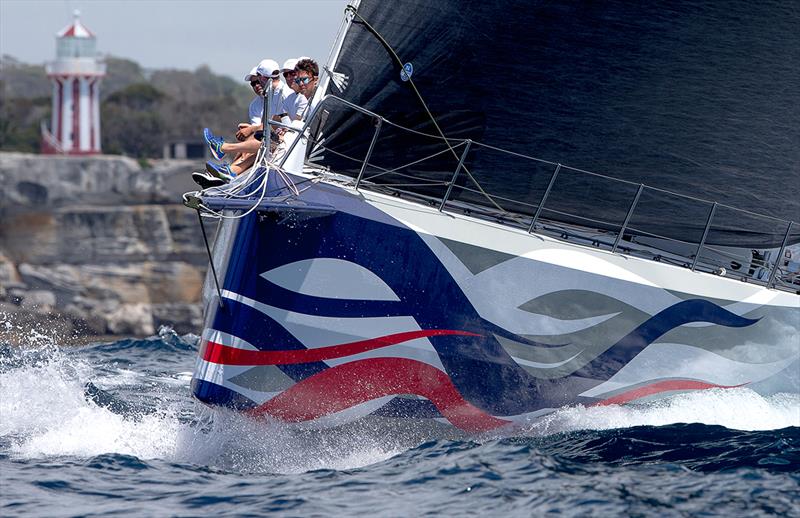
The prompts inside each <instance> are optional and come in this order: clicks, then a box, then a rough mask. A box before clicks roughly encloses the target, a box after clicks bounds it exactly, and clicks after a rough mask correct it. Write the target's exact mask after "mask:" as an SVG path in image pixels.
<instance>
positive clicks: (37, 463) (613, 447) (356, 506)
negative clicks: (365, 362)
mask: <svg viewBox="0 0 800 518" xmlns="http://www.w3.org/2000/svg"><path fill="white" fill-rule="evenodd" d="M196 343H197V337H196V336H192V335H187V336H178V335H176V334H175V333H174V332H172V331H171V330H170V329H167V328H162V330H161V331H160V332H159V335H158V336H153V337H150V338H147V339H141V340H134V339H126V340H118V341H113V342H108V343H96V344H91V345H86V346H82V347H59V345H58V340H57V339H56V340H54V339H52V338H48V337H46V336H44V335H41V334H36V333H33V334H32V335H31V339H30V343H29V344H28V345H27V346H25V347H12V346H8V345H0V515H2V516H100V515H102V516H113V515H121V514H126V515H135V516H200V515H212V516H239V515H266V514H279V515H286V516H330V515H356V514H359V515H370V516H417V515H440V514H446V515H486V514H488V513H490V512H491V513H498V512H502V513H505V514H508V515H514V516H529V515H539V514H544V513H549V512H554V513H561V514H564V515H568V516H573V515H576V516H587V515H595V516H598V515H606V516H608V515H622V514H625V515H658V516H686V515H728V516H759V515H772V514H776V515H781V516H800V491H799V490H798V487H800V396H798V395H796V394H795V395H790V394H785V395H776V396H772V397H767V398H765V397H762V396H760V395H758V394H756V393H754V392H752V391H750V390H748V389H744V388H742V389H733V390H725V391H706V392H702V393H694V394H683V395H678V396H675V397H673V398H672V399H670V400H666V401H662V402H658V403H652V404H648V405H645V406H640V407H613V406H612V407H603V408H583V407H574V408H567V409H563V410H561V411H558V412H556V413H555V414H552V415H550V416H548V417H547V418H545V419H543V420H542V421H540V422H537V423H535V424H532V425H531V426H530V427H529V428H528V429H527V430H525V431H524V432H522V433H519V434H518V435H517V436H514V437H481V438H473V439H467V438H462V439H450V440H442V439H439V440H436V439H431V438H429V437H425V434H424V433H401V432H400V431H399V430H395V431H392V430H391V429H381V430H377V429H373V428H370V427H368V426H351V427H349V428H347V429H341V430H337V431H302V430H297V429H290V428H286V427H285V426H281V425H279V424H275V423H263V422H254V421H251V420H249V419H247V418H243V417H241V416H237V415H234V414H231V413H227V412H224V411H220V410H212V409H209V408H206V407H204V406H203V405H201V404H199V403H197V402H195V401H194V400H193V399H192V398H191V396H190V391H189V382H190V379H191V370H192V368H193V364H194V358H195V347H196Z"/></svg>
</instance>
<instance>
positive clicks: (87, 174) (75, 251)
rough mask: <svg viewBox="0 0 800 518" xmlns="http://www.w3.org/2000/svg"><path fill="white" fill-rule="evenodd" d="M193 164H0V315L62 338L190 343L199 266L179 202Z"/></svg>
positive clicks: (194, 224) (197, 236)
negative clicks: (166, 333)
mask: <svg viewBox="0 0 800 518" xmlns="http://www.w3.org/2000/svg"><path fill="white" fill-rule="evenodd" d="M198 165H199V164H195V163H193V162H190V161H161V160H157V161H154V162H153V167H152V168H151V169H147V170H143V169H142V168H141V167H140V166H139V164H138V163H137V162H135V161H133V160H131V159H129V158H125V157H118V156H91V157H69V156H42V155H28V154H23V153H0V185H2V189H0V309H2V308H11V309H8V311H12V310H13V311H14V312H15V314H17V315H18V318H19V319H21V320H25V321H26V322H30V323H37V325H42V326H46V325H48V322H50V323H52V322H54V320H53V319H60V320H59V321H63V322H64V323H63V324H59V325H60V326H61V327H60V329H67V328H69V329H70V330H71V331H70V332H72V333H81V334H90V335H106V334H108V333H111V334H118V335H119V334H121V335H135V336H148V335H152V334H153V333H154V330H155V329H156V328H157V326H160V325H169V326H172V327H173V328H175V329H178V330H180V331H181V332H192V333H198V332H200V330H201V327H202V322H201V319H202V311H201V306H200V298H201V290H202V284H203V280H204V277H205V270H206V267H207V264H208V258H207V256H206V250H205V246H204V244H203V239H202V234H201V232H200V226H199V223H198V221H197V214H196V212H194V211H192V210H190V209H187V208H186V207H184V206H183V205H181V204H180V201H179V200H180V196H181V194H182V193H183V192H186V191H190V190H195V189H196V186H195V185H194V184H193V183H192V182H191V178H190V176H189V171H190V170H191V167H192V166H198ZM215 227H216V225H208V226H207V227H206V230H207V232H208V233H209V239H213V233H214V230H215Z"/></svg>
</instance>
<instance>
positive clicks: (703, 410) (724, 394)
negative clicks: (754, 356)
mask: <svg viewBox="0 0 800 518" xmlns="http://www.w3.org/2000/svg"><path fill="white" fill-rule="evenodd" d="M675 423H700V424H705V425H719V426H724V427H726V428H730V429H734V430H749V431H753V430H777V429H781V428H786V427H789V426H800V394H775V395H773V396H766V397H765V396H762V395H760V394H758V393H756V392H754V391H753V390H751V389H749V388H735V389H710V390H703V391H697V392H688V393H685V394H678V395H675V396H672V397H670V398H667V399H661V400H655V401H651V402H649V403H644V404H639V405H630V406H617V405H610V406H597V407H584V406H575V407H569V408H564V409H560V410H557V411H556V412H554V413H552V414H549V415H547V416H545V417H543V418H541V419H539V420H537V421H535V422H533V423H531V424H530V425H529V427H528V428H527V429H528V431H529V432H531V433H534V434H541V435H549V434H554V433H561V432H567V431H576V430H608V429H612V428H629V427H633V426H664V425H669V424H675Z"/></svg>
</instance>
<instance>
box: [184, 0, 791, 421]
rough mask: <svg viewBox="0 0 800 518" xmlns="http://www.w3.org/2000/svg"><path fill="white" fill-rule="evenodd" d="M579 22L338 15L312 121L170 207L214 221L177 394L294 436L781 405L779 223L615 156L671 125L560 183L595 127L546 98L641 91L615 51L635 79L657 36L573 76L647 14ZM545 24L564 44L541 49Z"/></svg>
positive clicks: (376, 6) (784, 357) (450, 5)
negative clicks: (189, 357) (501, 84)
mask: <svg viewBox="0 0 800 518" xmlns="http://www.w3.org/2000/svg"><path fill="white" fill-rule="evenodd" d="M577 9H578V8H577V7H569V6H553V5H550V4H548V5H542V6H539V5H535V4H534V5H528V4H527V3H526V4H525V5H522V4H520V5H516V4H508V3H498V2H490V1H480V2H461V1H455V0H454V1H438V2H422V1H419V0H402V1H398V2H395V3H393V4H392V6H391V7H387V6H386V4H382V3H381V2H378V1H372V0H370V1H367V0H363V1H361V2H359V3H357V4H354V5H351V6H349V7H348V9H347V11H346V13H345V18H344V21H343V25H342V30H341V32H340V36H339V37H338V38H337V41H336V42H335V44H334V46H333V50H332V53H331V57H330V59H329V61H328V63H327V66H326V67H325V68H324V72H323V73H322V77H321V81H320V86H319V88H318V89H317V92H316V94H315V99H314V102H313V103H312V105H313V106H314V109H313V112H312V113H310V114H309V116H308V117H307V119H306V120H305V122H304V124H302V127H297V126H295V127H289V128H287V130H288V133H287V139H286V141H285V142H284V147H285V149H283V150H282V151H281V153H280V154H281V156H280V157H278V156H277V155H276V156H271V155H270V153H269V150H268V149H263V150H262V153H260V156H259V161H258V164H257V166H256V167H254V169H253V170H251V171H250V172H249V173H248V174H245V175H241V177H240V178H238V179H237V180H236V181H235V182H232V183H231V184H228V185H227V186H225V187H219V188H216V187H215V188H210V189H206V190H204V191H201V192H197V193H192V194H189V195H187V196H186V204H187V205H188V206H190V207H191V208H193V209H195V210H197V211H198V214H200V216H201V222H203V221H210V220H214V221H216V222H217V228H216V234H215V239H214V245H213V249H210V252H209V256H210V268H209V273H208V277H207V280H206V285H205V288H204V309H205V323H204V328H203V330H202V336H201V342H200V348H199V353H198V360H197V366H196V369H195V372H194V377H193V379H192V384H191V386H192V392H193V394H194V396H195V397H196V398H197V399H198V400H200V401H202V402H204V403H206V404H208V405H212V406H221V407H226V408H231V409H234V410H236V411H239V412H243V413H245V414H247V415H250V416H252V417H254V418H258V419H268V420H274V421H279V422H282V423H291V424H292V425H294V426H300V427H337V426H342V425H345V424H348V423H352V422H355V421H359V420H384V421H385V420H389V422H392V423H393V426H397V427H403V426H408V427H412V426H416V425H417V424H418V423H421V422H422V423H431V424H435V425H436V426H439V427H444V428H452V429H454V430H456V431H459V432H465V433H486V432H493V431H496V430H504V429H508V428H513V427H517V426H524V425H525V424H527V423H530V422H532V421H534V420H536V419H538V418H540V417H541V416H543V415H546V414H548V413H550V412H553V411H554V410H555V409H558V408H561V407H564V406H569V405H586V406H589V405H611V404H636V403H641V402H645V401H650V400H652V399H656V398H664V397H669V396H671V395H674V394H677V393H682V392H688V391H698V390H711V389H715V390H726V389H737V388H738V389H743V388H746V389H748V390H753V391H755V392H757V393H760V394H764V395H770V394H776V393H781V392H789V393H797V392H798V391H800V339H798V336H800V295H799V294H798V290H800V284H798V281H797V277H796V273H795V272H796V266H797V264H796V263H795V262H792V260H791V259H790V258H789V257H790V256H789V255H787V251H788V250H789V249H790V248H791V247H792V246H793V245H794V244H796V243H798V242H800V228H798V225H797V224H794V223H793V222H792V221H791V217H790V216H791V214H792V213H795V214H796V213H797V212H796V211H797V206H796V204H795V205H791V204H788V205H782V206H779V207H776V206H772V205H770V211H769V212H770V213H769V214H765V215H762V214H761V213H759V212H758V211H757V210H754V208H753V207H752V202H751V200H750V198H749V196H750V193H749V192H747V193H744V196H740V197H739V198H737V197H736V194H737V192H736V190H735V189H731V192H730V193H726V195H725V196H724V198H723V201H713V200H712V199H711V196H712V195H714V194H715V192H716V191H715V190H716V189H718V188H719V185H720V184H723V185H725V184H728V185H730V180H729V178H728V177H725V176H724V175H723V173H724V172H720V171H710V172H708V174H709V177H708V178H707V179H705V180H702V181H701V179H699V178H697V177H696V175H695V176H693V175H692V174H691V169H685V168H686V167H688V166H687V165H686V164H683V163H682V164H680V166H679V164H677V163H670V164H668V167H666V168H665V169H663V170H661V171H660V172H659V173H658V174H657V175H656V174H652V173H649V171H651V169H650V167H651V166H647V167H644V166H642V165H641V164H640V163H639V162H636V167H634V166H633V165H632V164H633V162H627V161H626V160H627V158H624V157H626V156H627V153H634V152H636V151H638V152H640V154H642V153H643V154H645V155H654V153H652V146H653V145H656V144H657V142H659V141H660V140H659V138H661V139H668V138H672V136H671V135H672V134H671V133H670V132H669V131H666V133H665V132H662V133H660V134H656V135H653V134H648V135H646V136H643V137H642V140H641V142H639V141H631V143H630V147H629V148H626V150H622V151H620V150H617V151H618V154H617V155H614V154H613V153H611V152H613V151H615V150H614V149H611V150H606V151H609V152H610V153H611V156H612V157H613V158H612V161H614V160H615V161H616V162H615V163H616V167H615V170H614V171H612V172H606V171H603V172H602V173H598V172H593V171H589V170H587V169H583V168H579V167H578V166H577V165H576V164H578V165H583V164H582V162H581V159H582V158H583V159H586V157H589V156H594V155H595V154H596V152H597V151H598V149H600V148H602V147H603V146H604V145H605V143H609V142H610V143H609V144H608V146H609V147H612V146H613V142H611V141H610V140H609V139H610V138H611V135H612V134H613V130H614V129H613V128H611V129H608V128H606V129H603V130H602V131H601V132H600V133H598V134H596V135H595V136H594V137H592V136H591V135H587V134H586V132H587V131H588V130H587V128H586V127H582V126H581V125H580V123H578V122H576V121H575V120H573V119H572V118H573V116H574V113H573V112H572V111H570V110H572V109H573V108H570V107H569V106H565V105H560V106H559V105H557V104H558V103H557V102H556V101H555V97H554V95H555V94H556V93H558V92H559V91H561V90H563V89H569V88H573V89H574V92H575V95H580V92H584V93H586V92H587V91H588V90H587V88H589V87H590V86H591V85H594V87H596V88H599V89H600V90H602V92H601V93H602V94H603V95H606V94H609V93H610V92H620V95H622V96H623V97H624V96H625V95H628V94H630V95H632V96H636V95H640V93H639V92H638V91H636V90H635V89H632V90H631V92H628V91H627V90H625V88H633V85H631V84H630V83H635V81H633V80H632V78H633V77H638V76H636V74H638V73H641V71H640V70H639V71H638V72H637V70H629V69H627V68H625V67H624V66H622V65H620V63H619V62H617V61H614V60H613V59H612V58H614V56H619V55H624V56H626V57H625V63H627V65H626V66H629V67H630V68H631V69H637V67H640V66H643V65H641V64H640V65H637V64H636V62H633V63H631V60H632V59H639V60H643V59H644V58H645V55H644V54H645V53H644V50H646V45H656V47H658V45H659V44H660V43H658V42H656V43H652V41H651V40H650V39H643V40H642V41H637V40H636V39H635V38H632V39H625V38H620V39H619V41H616V40H615V43H614V45H613V48H608V47H607V46H604V45H601V46H600V48H596V49H595V51H594V53H590V54H591V55H585V56H582V57H575V56H576V54H575V53H568V50H569V49H568V48H565V47H564V46H562V44H563V45H567V44H568V43H571V44H572V45H573V46H574V47H575V48H581V49H583V48H586V46H587V45H590V43H591V42H592V41H594V40H596V39H597V38H598V35H599V33H602V32H604V31H609V32H613V31H620V30H621V28H625V27H626V26H627V25H626V24H629V23H633V22H632V21H631V20H634V21H636V20H648V21H647V23H651V21H652V20H658V16H655V17H650V18H647V17H644V16H643V14H644V13H638V12H629V11H628V10H635V9H650V8H649V7H630V6H605V7H602V6H601V7H593V8H591V9H589V8H587V9H586V10H585V11H582V12H580V13H577V12H573V11H574V10H577ZM615 9H616V11H615ZM619 10H622V11H623V12H618V11H619ZM651 14H652V13H651ZM655 14H657V15H659V16H663V14H664V13H655ZM623 15H624V16H623ZM626 17H627V18H626ZM741 19H743V20H744V19H746V17H741ZM554 20H564V22H563V23H565V24H568V25H569V27H567V28H565V29H564V30H563V31H561V32H548V31H547V30H545V27H546V26H547V25H546V24H547V23H551V24H555V25H557V24H556V22H555V21H554ZM581 20H583V22H585V23H584V25H580V24H578V22H580V21H581ZM600 22H602V23H600ZM637 23H638V22H637ZM652 23H655V22H652ZM572 24H578V25H572ZM604 24H605V25H604ZM667 25H669V24H667ZM598 27H601V28H598ZM646 28H647V29H648V30H649V29H650V27H646ZM649 34H651V36H649V38H655V37H656V36H653V35H652V32H650V33H649ZM667 40H669V38H667ZM642 45H644V46H645V47H642ZM659 48H660V47H659ZM661 50H663V49H661ZM537 55H538V56H539V58H541V59H545V58H546V59H545V61H546V62H547V63H549V62H552V61H557V60H559V59H562V58H564V57H565V56H567V55H568V57H570V59H575V61H576V62H575V63H573V65H574V66H575V67H576V68H577V70H578V72H577V73H576V76H575V77H574V78H573V81H572V82H571V83H569V84H559V83H560V82H561V81H562V79H561V78H559V77H552V76H547V75H546V74H542V73H541V70H531V67H530V66H529V65H530V63H531V62H532V60H533V58H532V56H534V57H535V56H537ZM542 55H544V56H545V58H542ZM537 59H538V58H537ZM581 60H585V62H586V64H589V63H591V66H588V65H587V68H581V67H582V66H583V65H582V63H581ZM584 71H586V73H589V72H591V73H592V74H595V76H593V78H591V80H590V79H586V78H584V77H583V76H582V75H581V74H583V73H584ZM614 71H617V74H618V75H619V74H621V75H623V76H625V74H628V75H627V76H626V77H625V78H623V79H625V80H624V81H623V80H622V79H620V78H619V77H612V76H614V73H613V72H614ZM666 73H668V74H669V73H671V72H669V71H667V72H666ZM494 74H501V75H502V76H505V77H502V78H496V79H501V80H505V81H507V82H509V83H513V84H512V86H513V87H514V88H513V89H511V90H499V89H498V88H497V84H496V82H495V81H494V80H493V79H495V78H493V77H488V76H492V75H494ZM769 77H773V76H769ZM583 81H586V82H585V83H583ZM620 89H622V90H621V91H620ZM561 102H562V103H563V100H562V101H561ZM665 102H667V101H665ZM676 102H677V101H676ZM554 104H555V105H554ZM678 104H680V103H678ZM587 106H588V105H587ZM615 106H616V105H608V106H605V107H604V106H595V105H592V106H589V107H587V108H586V110H587V113H589V115H591V116H592V117H594V116H599V114H602V113H604V112H605V111H606V110H610V108H615ZM617 107H618V106H617ZM560 113H563V119H565V120H562V119H558V121H559V122H558V123H557V124H555V127H551V126H547V127H546V126H545V125H544V122H543V121H544V120H548V119H546V117H545V115H548V116H549V117H551V119H549V120H553V119H552V117H559V116H560V115H559V114H560ZM696 115H697V114H696V113H695V114H694V115H693V116H696ZM624 116H629V117H634V118H635V116H636V114H633V115H630V114H628V115H624V114H621V115H620V117H622V118H624ZM613 120H614V121H617V122H619V121H618V118H617V117H613ZM275 124H276V125H280V123H275ZM559 124H563V125H567V126H568V125H569V124H576V127H575V128H568V127H566V126H564V127H559ZM620 124H622V123H620ZM657 129H658V128H653V133H657V132H656V130H657ZM720 131H722V130H720ZM558 132H560V133H561V134H565V135H567V136H568V137H569V136H574V137H575V138H576V142H577V143H576V144H574V146H575V149H576V153H575V154H576V156H577V157H578V158H576V160H578V162H573V161H571V160H569V161H568V160H563V161H558V160H551V159H547V158H542V157H540V156H539V155H540V154H541V152H542V151H543V150H546V151H548V153H547V154H549V152H550V150H556V151H559V150H564V151H567V152H568V151H569V148H570V147H571V146H572V144H570V143H569V142H568V139H567V140H566V141H565V140H562V141H557V142H556V141H555V140H553V137H552V135H554V134H555V133H558ZM603 132H606V133H603ZM723 133H724V132H723ZM659 135H660V136H659ZM706 137H707V138H713V137H714V134H713V132H710V133H709V134H708V135H707V136H706ZM593 138H594V140H593ZM724 138H725V137H724V135H721V140H724ZM548 143H550V146H549V147H548ZM578 144H580V145H581V146H583V147H580V146H578ZM620 157H623V158H620ZM662 158H663V157H662ZM673 159H674V157H672V158H669V160H673ZM679 162H681V161H680V160H679ZM656 165H658V164H656ZM682 168H683V169H682ZM641 169H646V170H647V171H648V173H647V174H650V176H647V175H645V176H642V175H641V171H640V170H641ZM687 171H689V174H687ZM771 173H772V174H773V178H775V176H774V175H781V174H785V175H787V176H786V178H788V179H789V180H788V181H792V180H791V179H792V178H794V177H793V176H792V175H795V174H796V172H793V171H791V169H789V170H788V171H787V172H786V173H784V172H782V170H781V169H780V168H772V167H771ZM637 174H639V176H637ZM644 180H648V181H647V182H645V181H644ZM692 181H694V183H691V182H692ZM760 181H761V180H759V179H756V180H754V181H753V182H752V185H751V187H753V188H756V187H758V183H759V182H760ZM778 181H780V180H778ZM682 184H683V185H684V186H685V188H684V189H680V186H681V185H682ZM763 185H764V183H763V182H762V186H763ZM740 198H741V199H740ZM737 201H743V202H744V207H745V208H744V209H739V208H735V206H736V204H735V203H734V202H737ZM748 202H749V204H748ZM791 203H795V202H791ZM745 209H746V210H745ZM779 210H783V211H784V212H780V211H779ZM793 211H794V212H793ZM204 233H205V225H204Z"/></svg>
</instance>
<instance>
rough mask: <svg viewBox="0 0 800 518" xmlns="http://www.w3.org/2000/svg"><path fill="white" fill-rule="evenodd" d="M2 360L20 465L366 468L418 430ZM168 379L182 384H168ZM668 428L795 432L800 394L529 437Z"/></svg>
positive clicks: (554, 417)
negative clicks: (150, 462) (245, 409)
mask: <svg viewBox="0 0 800 518" xmlns="http://www.w3.org/2000/svg"><path fill="white" fill-rule="evenodd" d="M12 356H13V357H12V358H5V359H3V358H2V357H0V440H2V442H5V443H6V444H7V445H9V446H8V450H9V453H11V454H12V455H17V456H20V457H24V458H42V457H50V456H65V455H66V456H75V457H92V456H95V455H100V454H106V453H117V454H125V455H132V456H136V457H138V458H140V459H144V460H147V459H164V460H167V461H170V462H179V463H187V464H197V465H207V466H213V467H216V468H219V469H224V470H232V471H245V472H271V473H297V472H303V471H309V470H316V469H353V468H357V467H362V466H366V465H369V464H373V463H376V462H380V461H383V460H385V459H388V458H391V457H393V456H395V455H397V454H399V453H402V452H403V451H405V450H406V449H408V448H410V447H413V446H415V445H416V444H418V443H419V442H420V439H419V437H420V436H421V435H420V434H417V435H414V434H413V433H405V434H402V433H400V432H401V430H398V429H396V428H395V429H391V428H383V429H377V428H374V429H372V428H370V426H371V425H368V424H363V425H358V424H356V425H353V426H350V427H347V428H345V429H339V430H337V431H330V430H305V431H302V430H297V429H293V428H290V427H286V426H282V425H278V424H275V423H264V422H255V421H253V420H251V419H248V418H246V417H244V416H242V415H239V414H235V413H233V412H225V411H221V410H210V409H207V408H205V407H203V406H202V405H199V404H196V403H194V402H193V401H192V400H191V399H190V396H189V390H188V383H189V377H188V376H187V374H188V373H186V372H179V373H176V374H175V375H174V377H170V376H166V377H165V375H159V376H144V377H141V376H136V375H134V374H135V370H133V371H132V370H130V367H128V370H125V369H121V368H120V369H109V368H108V367H107V366H105V367H104V368H103V369H102V372H103V374H102V375H100V374H98V372H99V371H100V370H101V369H95V368H93V366H92V365H90V364H89V363H88V362H87V361H86V360H85V359H82V357H81V356H80V355H76V354H65V353H64V352H62V351H60V350H59V349H58V348H53V347H50V348H44V349H35V350H32V351H28V352H27V353H20V354H17V353H14V354H13V355H12ZM27 356H30V358H28V357H27ZM143 380H144V381H146V383H142V381H143ZM159 380H160V381H159ZM178 380H180V381H181V382H182V383H183V386H182V387H181V386H176V381H178ZM89 381H91V382H93V383H95V384H96V385H97V386H98V387H99V388H101V389H104V390H108V391H109V393H110V394H112V395H113V396H115V397H116V396H119V397H120V398H123V397H124V396H123V395H122V394H126V393H128V392H125V390H126V384H133V388H134V393H135V394H137V395H141V394H142V392H144V394H145V397H147V398H149V399H148V401H146V403H148V404H147V405H146V406H148V407H150V408H155V409H156V411H155V412H149V411H148V412H138V411H135V410H134V411H129V410H122V411H120V410H118V409H115V410H114V411H112V410H109V409H108V408H106V407H104V406H100V405H98V404H97V403H96V402H95V401H93V400H91V399H87V398H86V396H85V393H84V390H85V385H86V383H87V382H89ZM127 386H128V387H130V385H127ZM143 389H144V390H143ZM123 403H124V404H126V405H128V404H130V402H129V401H123ZM192 417H194V419H192ZM672 423H704V424H709V425H721V426H725V427H727V428H732V429H739V430H770V429H779V428H784V427H787V426H800V395H797V394H778V395H774V396H769V397H764V396H761V395H759V394H757V393H756V392H754V391H752V390H750V389H747V388H739V389H729V390H722V389H715V390H707V391H703V392H694V393H687V394H680V395H677V396H674V397H672V398H670V399H666V400H661V401H654V402H650V403H648V404H645V405H640V406H606V407H582V406H577V407H571V408H565V409H561V410H558V411H556V412H554V413H552V414H550V415H547V416H545V417H543V418H540V419H538V420H536V421H533V422H532V423H531V424H530V425H529V430H528V431H529V433H532V434H535V435H546V434H551V433H558V432H564V431H575V430H584V429H610V428H625V427H631V426H638V425H652V426H659V425H666V424H672ZM423 439H424V438H423Z"/></svg>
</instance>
